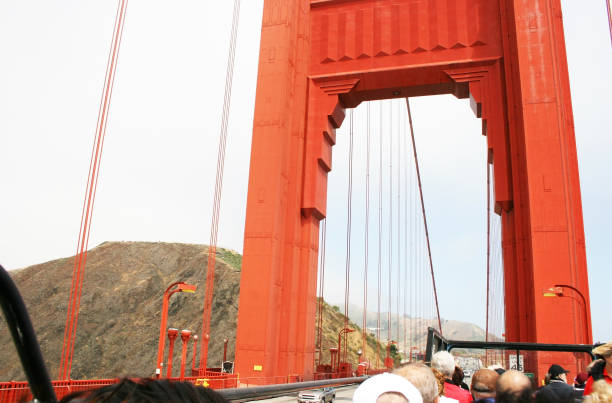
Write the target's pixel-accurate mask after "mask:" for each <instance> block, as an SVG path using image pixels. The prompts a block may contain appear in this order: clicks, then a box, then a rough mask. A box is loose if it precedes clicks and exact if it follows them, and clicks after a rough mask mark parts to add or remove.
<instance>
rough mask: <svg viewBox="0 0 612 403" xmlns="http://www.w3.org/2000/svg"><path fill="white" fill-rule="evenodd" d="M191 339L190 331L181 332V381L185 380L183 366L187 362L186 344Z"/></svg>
mask: <svg viewBox="0 0 612 403" xmlns="http://www.w3.org/2000/svg"><path fill="white" fill-rule="evenodd" d="M190 338H191V330H186V329H184V330H181V340H182V341H183V348H182V350H181V381H183V380H185V364H186V362H187V343H188V342H189V339H190Z"/></svg>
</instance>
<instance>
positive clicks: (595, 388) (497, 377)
mask: <svg viewBox="0 0 612 403" xmlns="http://www.w3.org/2000/svg"><path fill="white" fill-rule="evenodd" d="M593 354H594V355H595V356H596V357H597V359H596V360H595V361H593V362H592V363H591V364H590V365H589V366H588V367H587V372H583V373H579V374H578V375H577V376H576V377H575V379H574V384H573V386H572V385H569V383H568V379H567V374H568V373H569V371H568V370H566V369H564V368H563V367H562V366H561V365H558V364H553V365H551V366H550V368H549V369H548V374H547V375H546V381H545V385H543V386H541V387H540V388H537V387H536V386H537V385H535V382H534V381H533V378H529V377H527V376H526V375H525V374H523V373H522V372H519V371H515V370H509V371H505V370H504V369H503V368H501V367H500V366H493V367H489V368H482V369H479V370H478V371H476V372H475V373H474V374H473V375H472V378H471V384H470V385H467V384H466V383H465V382H463V379H464V376H463V371H462V370H461V368H459V367H458V366H456V364H455V358H454V357H453V356H452V355H451V354H450V353H448V352H446V351H440V352H437V353H436V354H434V355H433V357H432V360H431V366H427V365H425V364H423V363H411V364H407V365H404V366H402V367H400V368H397V369H396V370H395V371H394V372H393V373H383V374H380V375H376V376H373V377H371V378H368V379H367V380H366V381H364V382H363V383H361V385H359V387H358V388H357V389H356V390H355V393H354V395H353V402H355V403H402V402H409V403H471V402H473V403H527V402H535V403H553V402H558V403H575V402H584V403H601V402H612V378H611V377H610V375H611V374H612V342H610V343H607V344H603V345H600V346H598V347H596V348H595V349H593ZM62 402H72V403H75V402H83V403H85V402H108V403H115V402H116V403H123V402H126V403H136V402H193V403H200V402H212V403H223V402H226V400H225V399H224V398H223V397H222V396H221V395H220V394H218V393H217V392H215V391H213V390H211V389H207V388H203V387H196V386H193V385H192V384H190V383H188V382H170V381H168V380H152V379H149V380H144V381H133V380H129V379H124V380H123V381H122V382H120V383H119V384H115V385H110V386H106V387H103V388H100V389H97V390H95V391H86V392H77V393H75V394H73V395H70V396H67V397H65V398H64V399H62V401H61V402H60V403H62Z"/></svg>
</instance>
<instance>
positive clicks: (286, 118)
mask: <svg viewBox="0 0 612 403" xmlns="http://www.w3.org/2000/svg"><path fill="white" fill-rule="evenodd" d="M309 10H310V0H291V1H285V0H280V1H270V0H267V1H266V2H265V6H264V13H263V24H262V31H261V46H260V61H259V72H258V84H257V98H256V103H255V118H254V122H253V142H252V150H251V166H250V177H249V193H248V199H247V218H246V224H245V236H244V257H243V263H242V266H243V272H242V279H241V285H240V287H241V289H240V308H239V312H238V323H239V325H238V329H237V335H236V340H237V341H236V372H237V373H238V374H239V376H240V378H241V379H244V378H247V377H250V378H253V379H251V382H253V383H279V382H286V376H287V375H288V374H299V375H306V376H308V375H309V374H312V371H313V359H314V344H315V343H314V337H315V332H314V315H315V298H316V275H317V256H318V236H319V220H320V218H321V216H320V215H319V216H316V215H308V216H306V215H303V214H302V212H301V208H300V207H301V201H302V181H303V176H304V146H305V145H304V138H305V128H306V116H307V93H308V87H307V76H306V74H307V68H308V62H309V46H310V43H309V36H308V35H309V25H308V24H309V19H308V16H309ZM283 376H284V378H283ZM273 377H276V378H273ZM256 378H259V379H256ZM264 378H265V379H264Z"/></svg>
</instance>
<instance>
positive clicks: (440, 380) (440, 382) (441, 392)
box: [430, 368, 446, 396]
mask: <svg viewBox="0 0 612 403" xmlns="http://www.w3.org/2000/svg"><path fill="white" fill-rule="evenodd" d="M430 369H431V372H432V373H433V374H434V376H435V377H436V381H437V382H438V395H440V396H442V395H444V381H445V380H446V377H445V376H444V374H443V373H442V372H440V371H438V370H437V369H435V368H430Z"/></svg>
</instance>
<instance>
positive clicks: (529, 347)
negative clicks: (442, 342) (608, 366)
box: [446, 340, 593, 357]
mask: <svg viewBox="0 0 612 403" xmlns="http://www.w3.org/2000/svg"><path fill="white" fill-rule="evenodd" d="M446 343H448V344H447V345H446V350H447V351H450V350H452V349H455V348H474V349H483V350H491V349H496V350H525V351H559V352H568V353H587V354H589V355H591V357H593V354H592V353H591V350H592V349H593V345H591V344H548V343H522V342H504V341H486V342H485V341H464V340H446Z"/></svg>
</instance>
